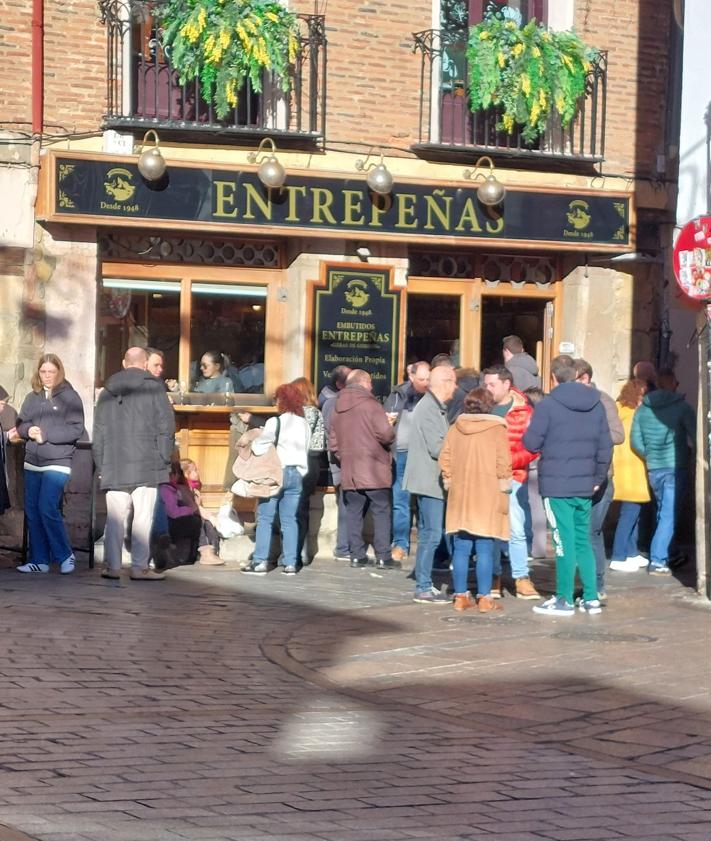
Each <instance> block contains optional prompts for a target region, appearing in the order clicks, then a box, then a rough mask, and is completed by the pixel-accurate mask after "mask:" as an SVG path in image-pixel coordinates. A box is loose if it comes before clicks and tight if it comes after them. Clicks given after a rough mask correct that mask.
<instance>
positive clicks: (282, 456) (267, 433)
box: [242, 383, 311, 575]
mask: <svg viewBox="0 0 711 841" xmlns="http://www.w3.org/2000/svg"><path fill="white" fill-rule="evenodd" d="M274 399H275V402H276V407H277V411H278V413H279V415H278V417H276V418H269V420H268V421H267V422H266V424H265V425H264V431H263V432H262V434H261V435H260V436H259V437H258V438H256V439H255V440H254V441H253V442H252V452H253V453H254V454H255V455H262V454H263V453H265V452H266V451H267V449H268V448H269V445H270V444H273V445H274V446H275V447H276V451H277V455H278V456H279V461H280V462H281V466H282V467H283V469H284V481H283V484H282V486H281V488H280V490H279V493H278V494H276V496H272V497H269V498H268V499H260V500H259V502H258V504H257V534H256V538H255V544H254V555H253V560H252V561H251V563H250V564H248V566H246V567H243V568H242V572H244V573H247V574H250V573H251V574H252V575H266V574H267V573H268V572H269V547H270V544H271V541H272V525H273V523H274V517H275V516H276V515H277V513H278V514H279V526H280V529H281V545H282V563H283V567H282V572H283V573H284V575H296V569H297V562H298V546H299V524H298V520H297V513H298V510H299V500H300V498H301V488H302V482H303V477H304V476H305V475H306V473H307V471H308V451H309V440H310V438H311V430H310V429H309V426H308V424H307V423H306V419H305V418H304V398H303V395H302V394H301V392H300V391H299V389H298V387H297V386H295V385H294V384H293V383H285V384H284V385H280V386H279V388H278V389H277V390H276V394H275V395H274Z"/></svg>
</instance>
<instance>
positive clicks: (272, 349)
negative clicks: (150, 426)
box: [101, 262, 286, 406]
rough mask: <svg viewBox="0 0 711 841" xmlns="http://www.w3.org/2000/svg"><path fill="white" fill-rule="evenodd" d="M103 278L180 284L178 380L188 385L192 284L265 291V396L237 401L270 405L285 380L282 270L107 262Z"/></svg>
mask: <svg viewBox="0 0 711 841" xmlns="http://www.w3.org/2000/svg"><path fill="white" fill-rule="evenodd" d="M101 273H102V278H104V277H107V278H110V277H120V278H125V279H126V280H155V281H161V280H168V281H173V282H179V283H180V318H179V329H180V342H179V346H178V376H177V377H176V379H177V380H179V381H182V382H189V373H190V340H191V336H190V330H191V325H190V319H191V314H192V292H191V290H192V284H193V283H202V282H208V283H215V284H224V285H225V286H230V285H239V286H260V287H266V289H267V297H266V299H265V302H266V310H267V312H266V321H265V331H264V332H265V335H264V393H263V394H252V393H239V394H236V395H235V398H236V399H238V400H239V403H240V404H241V405H245V406H246V405H249V404H250V403H252V404H254V405H255V406H260V405H269V404H270V403H271V397H272V395H273V394H274V391H275V390H276V388H277V386H278V385H279V384H280V383H281V382H282V380H283V373H284V339H285V324H286V307H285V306H284V304H283V302H281V301H280V300H279V289H280V288H281V287H282V286H283V285H284V272H283V271H282V270H281V269H252V268H238V269H235V268H234V267H222V266H195V265H187V264H185V263H182V264H175V263H165V264H164V263H160V264H155V265H142V264H140V263H139V264H136V263H119V262H104V263H102V266H101Z"/></svg>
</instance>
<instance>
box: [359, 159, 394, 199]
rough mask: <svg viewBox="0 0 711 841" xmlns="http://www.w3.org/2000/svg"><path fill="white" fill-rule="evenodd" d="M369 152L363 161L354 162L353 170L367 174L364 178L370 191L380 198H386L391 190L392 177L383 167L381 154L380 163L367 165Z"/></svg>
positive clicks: (372, 162)
mask: <svg viewBox="0 0 711 841" xmlns="http://www.w3.org/2000/svg"><path fill="white" fill-rule="evenodd" d="M369 157H370V152H368V155H367V157H366V158H365V160H358V161H356V162H355V168H356V169H357V170H358V172H367V173H368V174H367V175H366V177H365V180H366V183H367V184H368V186H369V187H370V189H371V190H372V191H373V192H374V193H377V194H378V195H380V196H387V195H388V193H390V192H391V191H392V188H393V176H392V173H391V172H390V170H389V169H388V168H387V167H386V166H385V162H384V160H383V153H382V152H381V153H380V163H377V164H376V163H375V162H374V161H371V162H370V163H368V158H369Z"/></svg>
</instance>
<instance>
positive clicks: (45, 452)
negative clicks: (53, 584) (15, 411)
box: [17, 353, 84, 574]
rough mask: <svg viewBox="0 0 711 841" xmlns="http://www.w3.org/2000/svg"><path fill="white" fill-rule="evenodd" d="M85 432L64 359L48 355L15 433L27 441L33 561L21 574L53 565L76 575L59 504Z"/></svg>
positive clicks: (34, 378)
mask: <svg viewBox="0 0 711 841" xmlns="http://www.w3.org/2000/svg"><path fill="white" fill-rule="evenodd" d="M83 432H84V407H83V406H82V402H81V398H80V397H79V395H78V394H77V393H76V391H74V389H73V388H72V387H71V385H70V384H69V383H68V382H67V381H66V379H65V378H64V366H63V365H62V361H61V359H60V358H59V357H58V356H56V355H55V354H53V353H45V354H43V355H42V356H41V357H40V359H39V362H38V363H37V370H36V371H35V373H34V374H33V376H32V391H31V392H30V393H29V394H28V395H27V397H26V398H25V402H24V403H23V404H22V408H21V409H20V414H19V416H18V418H17V433H18V435H19V436H20V437H21V438H23V439H24V440H25V442H26V444H25V477H24V478H25V516H26V517H27V527H28V530H29V536H30V560H29V561H28V563H26V564H23V565H22V566H20V567H18V568H17V569H18V571H19V572H49V564H50V561H51V560H54V561H56V562H57V563H58V564H59V571H60V572H61V573H63V574H67V573H70V572H74V553H73V552H72V547H71V544H70V543H69V538H68V537H67V530H66V528H65V526H64V520H63V519H62V511H61V505H62V494H63V493H64V486H65V485H66V484H67V482H68V481H69V476H70V474H71V469H72V456H73V454H74V448H75V445H76V442H77V441H78V440H79V438H80V437H81V435H82V433H83Z"/></svg>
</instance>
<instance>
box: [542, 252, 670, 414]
mask: <svg viewBox="0 0 711 841" xmlns="http://www.w3.org/2000/svg"><path fill="white" fill-rule="evenodd" d="M650 268H651V267H648V266H643V267H641V268H640V269H638V270H635V275H633V274H632V273H627V272H621V271H617V270H615V269H608V268H602V267H600V266H588V267H587V268H586V267H585V266H578V267H576V268H575V269H574V270H573V271H571V272H570V274H568V275H567V277H565V278H564V280H563V317H562V322H561V324H562V327H561V336H560V341H563V342H571V343H572V344H573V346H574V348H575V350H574V352H573V355H574V356H582V357H583V358H585V359H586V360H587V361H588V362H589V363H590V364H591V365H592V368H593V372H594V379H595V383H596V385H598V386H599V387H600V388H601V389H603V391H606V392H608V393H609V394H610V395H612V396H613V397H614V396H616V395H617V393H618V391H619V388H620V386H621V385H622V383H624V382H625V380H627V379H628V378H629V376H630V373H631V370H632V365H633V364H634V363H635V362H636V361H638V360H639V359H654V358H655V357H654V352H655V348H654V345H655V339H656V332H655V321H656V316H655V308H654V294H653V285H652V284H651V283H650V282H648V280H647V278H648V277H649V275H650V273H651V272H650ZM555 351H556V352H558V348H555Z"/></svg>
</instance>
